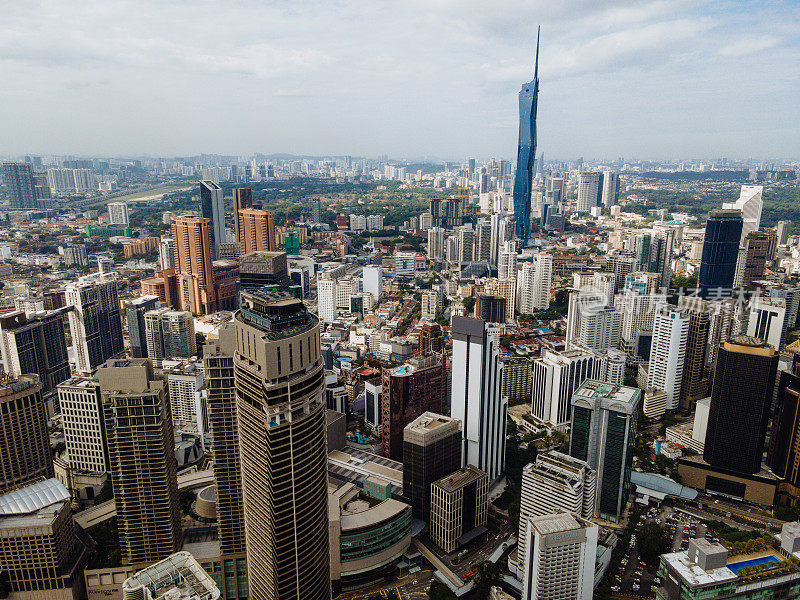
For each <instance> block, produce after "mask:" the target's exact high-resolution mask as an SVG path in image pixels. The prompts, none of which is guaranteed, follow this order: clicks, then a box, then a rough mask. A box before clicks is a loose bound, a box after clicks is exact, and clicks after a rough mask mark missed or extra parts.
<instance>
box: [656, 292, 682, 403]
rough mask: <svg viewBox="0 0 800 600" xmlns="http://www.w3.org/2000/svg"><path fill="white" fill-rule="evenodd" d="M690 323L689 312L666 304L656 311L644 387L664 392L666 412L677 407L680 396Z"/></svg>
mask: <svg viewBox="0 0 800 600" xmlns="http://www.w3.org/2000/svg"><path fill="white" fill-rule="evenodd" d="M689 321H690V316H689V311H688V310H686V309H681V308H677V307H675V306H671V305H669V304H661V305H659V306H658V308H656V313H655V316H654V319H653V343H652V347H651V350H650V364H649V365H648V369H647V387H648V388H650V389H657V390H663V391H665V392H666V393H667V410H675V409H676V408H678V404H679V401H680V397H681V383H682V382H683V371H684V368H685V364H686V344H687V341H688V339H689Z"/></svg>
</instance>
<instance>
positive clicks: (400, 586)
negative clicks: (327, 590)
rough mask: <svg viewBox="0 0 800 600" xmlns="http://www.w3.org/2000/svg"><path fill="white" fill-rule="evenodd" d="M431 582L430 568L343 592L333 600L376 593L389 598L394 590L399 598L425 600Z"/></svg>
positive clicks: (356, 598) (364, 597)
mask: <svg viewBox="0 0 800 600" xmlns="http://www.w3.org/2000/svg"><path fill="white" fill-rule="evenodd" d="M432 582H433V571H431V570H430V569H427V570H424V571H418V572H416V573H413V574H411V575H406V576H405V577H402V578H401V579H398V580H397V581H393V582H392V583H390V584H386V585H380V586H372V587H370V588H365V589H360V590H358V591H356V592H344V593H341V594H339V595H338V596H335V597H334V598H335V600H367V599H368V598H370V597H372V596H375V595H378V596H381V597H383V598H387V597H388V598H391V596H390V595H389V594H390V593H391V592H393V591H394V592H396V593H397V594H398V595H399V596H400V598H401V600H425V599H427V597H428V588H430V587H431V583H432Z"/></svg>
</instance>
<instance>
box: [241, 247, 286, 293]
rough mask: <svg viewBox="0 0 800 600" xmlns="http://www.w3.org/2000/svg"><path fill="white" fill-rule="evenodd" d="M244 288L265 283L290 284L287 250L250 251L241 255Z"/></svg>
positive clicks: (262, 285) (242, 285)
mask: <svg viewBox="0 0 800 600" xmlns="http://www.w3.org/2000/svg"><path fill="white" fill-rule="evenodd" d="M239 277H240V281H239V283H240V287H241V288H242V289H247V288H252V287H264V286H265V285H269V286H272V285H278V286H285V285H289V274H288V267H287V264H286V253H285V252H250V253H249V254H242V256H240V257H239Z"/></svg>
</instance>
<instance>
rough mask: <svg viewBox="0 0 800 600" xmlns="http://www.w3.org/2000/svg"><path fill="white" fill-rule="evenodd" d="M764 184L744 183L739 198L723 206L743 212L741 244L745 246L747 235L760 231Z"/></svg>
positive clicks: (724, 203)
mask: <svg viewBox="0 0 800 600" xmlns="http://www.w3.org/2000/svg"><path fill="white" fill-rule="evenodd" d="M763 191H764V186H761V185H743V186H742V190H741V193H740V194H739V198H738V199H737V200H736V201H735V202H723V204H722V208H723V209H726V210H739V211H741V212H742V221H743V223H742V236H741V237H740V238H739V245H740V246H744V241H745V240H746V239H747V236H748V235H750V234H751V233H752V232H754V231H758V228H759V227H760V226H761V209H762V208H763V206H764V200H763V198H762V193H763Z"/></svg>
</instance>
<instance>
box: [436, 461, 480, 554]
mask: <svg viewBox="0 0 800 600" xmlns="http://www.w3.org/2000/svg"><path fill="white" fill-rule="evenodd" d="M488 490H489V476H488V475H487V474H486V473H485V472H484V471H482V470H480V469H479V468H477V467H474V466H472V465H467V466H466V467H463V468H461V469H459V470H458V471H456V472H455V473H453V474H452V475H448V476H447V477H443V478H442V479H440V480H439V481H436V482H434V483H433V485H431V520H430V535H431V539H432V540H433V542H434V543H435V544H436V545H437V546H439V547H440V548H441V549H442V550H444V551H445V552H447V553H450V552H453V551H455V550H456V549H457V548H458V547H459V546H462V545H464V544H466V543H468V542H469V541H471V540H473V539H475V537H477V536H478V535H480V534H481V533H483V532H485V531H486V514H487V512H488V508H489V496H488Z"/></svg>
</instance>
